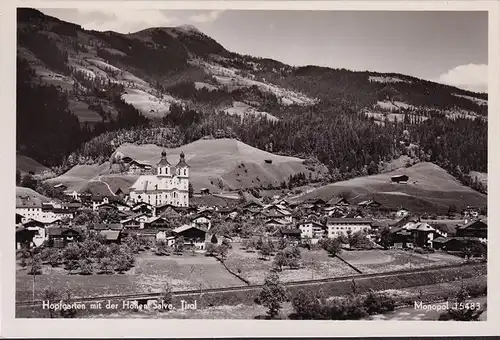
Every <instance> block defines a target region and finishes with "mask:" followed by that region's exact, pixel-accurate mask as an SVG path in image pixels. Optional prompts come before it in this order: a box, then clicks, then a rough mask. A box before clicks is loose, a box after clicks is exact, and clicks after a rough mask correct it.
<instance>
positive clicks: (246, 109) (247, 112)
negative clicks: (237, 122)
mask: <svg viewBox="0 0 500 340" xmlns="http://www.w3.org/2000/svg"><path fill="white" fill-rule="evenodd" d="M224 112H226V113H227V114H228V115H231V116H233V115H236V116H240V117H241V118H242V119H243V117H245V116H257V117H264V118H266V119H267V120H270V121H274V122H275V121H278V120H279V119H278V118H276V117H275V116H273V115H271V114H269V113H267V112H261V111H257V110H255V109H254V108H253V107H251V106H250V105H248V104H245V103H242V102H233V106H232V107H230V108H227V109H225V110H224Z"/></svg>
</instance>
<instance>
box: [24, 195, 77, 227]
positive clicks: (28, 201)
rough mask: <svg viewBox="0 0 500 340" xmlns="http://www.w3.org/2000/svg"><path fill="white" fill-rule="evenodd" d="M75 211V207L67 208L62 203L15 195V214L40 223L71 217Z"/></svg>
mask: <svg viewBox="0 0 500 340" xmlns="http://www.w3.org/2000/svg"><path fill="white" fill-rule="evenodd" d="M75 212H76V210H75V209H69V208H68V207H66V206H64V205H62V204H57V203H52V202H50V203H49V202H42V200H41V199H40V198H38V197H32V196H19V197H16V214H18V215H21V216H23V217H24V218H25V220H28V219H34V220H37V221H40V222H42V223H52V222H53V221H55V220H58V219H63V218H69V219H72V218H73V216H74V214H75Z"/></svg>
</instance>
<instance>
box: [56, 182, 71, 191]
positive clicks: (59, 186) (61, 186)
mask: <svg viewBox="0 0 500 340" xmlns="http://www.w3.org/2000/svg"><path fill="white" fill-rule="evenodd" d="M54 189H58V190H61V191H66V190H67V189H68V187H67V186H66V185H64V184H62V183H59V184H56V185H54Z"/></svg>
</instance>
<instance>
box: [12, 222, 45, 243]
mask: <svg viewBox="0 0 500 340" xmlns="http://www.w3.org/2000/svg"><path fill="white" fill-rule="evenodd" d="M19 227H20V228H21V229H19V230H20V234H19V235H17V234H16V236H20V237H21V240H23V244H24V246H29V247H39V246H41V245H42V244H43V243H44V242H45V239H46V233H45V228H46V227H47V225H46V224H44V223H42V222H40V221H36V220H32V219H30V220H27V221H24V222H23V223H22V224H21V225H19ZM16 230H17V229H16ZM28 237H30V239H29V242H28V243H26V239H27V238H28Z"/></svg>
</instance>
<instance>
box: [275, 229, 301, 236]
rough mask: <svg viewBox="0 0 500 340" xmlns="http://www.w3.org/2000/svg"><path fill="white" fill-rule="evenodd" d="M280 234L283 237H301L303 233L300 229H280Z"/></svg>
mask: <svg viewBox="0 0 500 340" xmlns="http://www.w3.org/2000/svg"><path fill="white" fill-rule="evenodd" d="M280 233H281V234H283V235H300V234H302V231H301V230H300V229H293V228H282V229H280Z"/></svg>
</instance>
